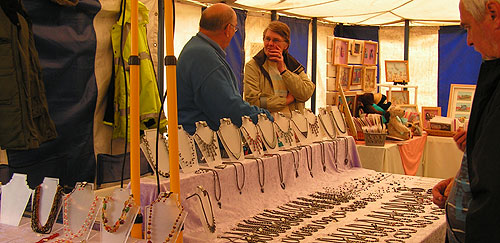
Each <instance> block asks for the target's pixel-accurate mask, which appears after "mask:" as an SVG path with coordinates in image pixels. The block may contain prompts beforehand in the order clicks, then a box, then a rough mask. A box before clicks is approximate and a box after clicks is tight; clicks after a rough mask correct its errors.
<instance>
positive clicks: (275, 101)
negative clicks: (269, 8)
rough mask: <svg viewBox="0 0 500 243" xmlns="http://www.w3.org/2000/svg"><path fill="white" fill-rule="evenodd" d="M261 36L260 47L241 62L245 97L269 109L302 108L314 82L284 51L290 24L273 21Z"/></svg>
mask: <svg viewBox="0 0 500 243" xmlns="http://www.w3.org/2000/svg"><path fill="white" fill-rule="evenodd" d="M263 36H264V48H263V49H262V50H261V51H260V52H259V53H257V55H255V56H254V57H253V59H252V60H250V61H249V62H248V63H247V64H246V65H245V78H244V79H243V83H244V88H243V90H244V97H245V100H246V101H248V102H249V103H250V104H253V105H256V106H259V107H262V108H265V109H268V110H269V111H271V112H282V113H284V114H291V111H293V110H299V111H303V110H304V102H306V101H307V100H308V99H309V98H311V96H312V94H313V92H314V89H315V87H316V86H315V85H314V83H313V82H311V80H309V78H308V77H307V75H306V73H305V72H304V67H303V66H302V65H301V64H300V63H299V62H298V61H297V60H295V58H293V57H292V56H291V55H290V54H289V53H288V47H289V46H290V28H288V26H287V25H286V24H284V23H282V22H279V21H273V22H271V23H270V24H269V26H268V27H267V28H266V29H265V30H264V34H263Z"/></svg>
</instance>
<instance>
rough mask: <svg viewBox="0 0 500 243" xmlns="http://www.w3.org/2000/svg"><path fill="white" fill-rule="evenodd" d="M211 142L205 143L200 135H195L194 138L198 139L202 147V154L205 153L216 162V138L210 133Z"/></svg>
mask: <svg viewBox="0 0 500 243" xmlns="http://www.w3.org/2000/svg"><path fill="white" fill-rule="evenodd" d="M210 135H211V136H210V142H208V143H207V142H205V141H203V139H202V138H201V136H200V135H199V134H198V133H195V134H194V138H195V139H196V142H197V143H198V145H201V146H200V149H201V151H202V152H205V154H206V155H207V156H208V157H210V158H211V159H212V160H215V157H216V156H217V149H218V147H217V145H216V144H215V136H214V132H213V131H210Z"/></svg>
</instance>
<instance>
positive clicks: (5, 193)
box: [0, 173, 33, 226]
mask: <svg viewBox="0 0 500 243" xmlns="http://www.w3.org/2000/svg"><path fill="white" fill-rule="evenodd" d="M27 178H28V177H27V175H25V174H18V173H14V175H12V179H10V181H9V183H7V184H6V185H5V186H2V201H1V206H2V208H1V209H0V223H2V224H8V225H13V226H19V223H20V222H21V217H22V216H23V213H24V209H26V205H28V200H29V199H30V195H31V193H32V192H33V190H31V189H30V188H29V187H28V184H27V183H26V179H27Z"/></svg>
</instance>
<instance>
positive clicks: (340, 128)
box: [331, 106, 347, 137]
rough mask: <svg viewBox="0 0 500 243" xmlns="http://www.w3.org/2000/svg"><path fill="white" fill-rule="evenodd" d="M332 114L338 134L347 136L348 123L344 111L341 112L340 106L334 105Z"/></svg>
mask: <svg viewBox="0 0 500 243" xmlns="http://www.w3.org/2000/svg"><path fill="white" fill-rule="evenodd" d="M331 116H332V120H333V121H334V122H335V127H336V129H337V132H338V133H337V134H338V136H340V137H345V136H347V123H346V121H345V118H344V115H343V114H342V112H340V110H339V107H337V106H332V111H331Z"/></svg>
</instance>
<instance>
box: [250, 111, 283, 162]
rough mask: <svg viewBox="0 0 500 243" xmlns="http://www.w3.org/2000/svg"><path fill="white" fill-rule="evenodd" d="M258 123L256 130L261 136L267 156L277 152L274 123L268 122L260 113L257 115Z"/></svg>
mask: <svg viewBox="0 0 500 243" xmlns="http://www.w3.org/2000/svg"><path fill="white" fill-rule="evenodd" d="M258 118H259V121H258V122H257V125H256V126H257V129H258V130H259V132H260V134H261V135H262V140H263V141H264V145H265V146H266V153H267V154H275V153H277V152H278V151H279V147H278V137H277V136H276V134H277V133H276V128H275V125H274V122H272V121H271V120H269V118H268V117H267V116H266V115H265V114H262V113H260V114H259V115H258Z"/></svg>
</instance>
